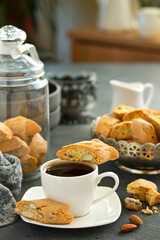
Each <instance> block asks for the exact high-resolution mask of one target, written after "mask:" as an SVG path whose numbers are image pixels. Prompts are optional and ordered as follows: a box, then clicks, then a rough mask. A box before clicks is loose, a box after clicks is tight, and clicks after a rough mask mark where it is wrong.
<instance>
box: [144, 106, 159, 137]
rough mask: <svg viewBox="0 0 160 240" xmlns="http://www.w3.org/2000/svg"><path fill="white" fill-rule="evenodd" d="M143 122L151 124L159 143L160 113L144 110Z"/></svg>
mask: <svg viewBox="0 0 160 240" xmlns="http://www.w3.org/2000/svg"><path fill="white" fill-rule="evenodd" d="M144 112H145V120H146V121H148V122H149V123H151V124H152V125H153V126H154V128H155V131H156V135H157V137H158V140H159V141H160V111H158V110H153V109H145V110H144Z"/></svg>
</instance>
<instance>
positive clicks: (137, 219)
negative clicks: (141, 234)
mask: <svg viewBox="0 0 160 240" xmlns="http://www.w3.org/2000/svg"><path fill="white" fill-rule="evenodd" d="M129 221H130V222H131V223H133V224H135V225H137V226H139V225H142V224H143V221H142V220H141V219H140V217H138V216H137V215H131V216H130V217H129Z"/></svg>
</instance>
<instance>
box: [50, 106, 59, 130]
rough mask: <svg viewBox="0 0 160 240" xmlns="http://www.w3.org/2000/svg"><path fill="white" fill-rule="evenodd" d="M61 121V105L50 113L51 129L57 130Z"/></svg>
mask: <svg viewBox="0 0 160 240" xmlns="http://www.w3.org/2000/svg"><path fill="white" fill-rule="evenodd" d="M60 119H61V107H60V105H59V106H58V107H57V108H56V109H55V110H54V111H52V112H50V129H51V130H52V129H53V128H55V127H56V126H57V125H58V124H59V122H60Z"/></svg>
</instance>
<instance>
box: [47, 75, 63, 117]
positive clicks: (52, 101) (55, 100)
mask: <svg viewBox="0 0 160 240" xmlns="http://www.w3.org/2000/svg"><path fill="white" fill-rule="evenodd" d="M48 82H49V111H50V113H51V112H54V110H56V109H57V107H58V106H59V105H60V104H61V86H60V85H59V84H58V83H56V82H55V81H53V80H51V79H50V80H48Z"/></svg>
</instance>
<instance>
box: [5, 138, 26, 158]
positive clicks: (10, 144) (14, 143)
mask: <svg viewBox="0 0 160 240" xmlns="http://www.w3.org/2000/svg"><path fill="white" fill-rule="evenodd" d="M0 151H1V152H2V153H8V154H11V155H14V156H16V157H19V158H21V157H23V156H24V155H26V154H28V152H29V147H28V146H27V144H26V143H25V142H24V141H23V140H21V139H20V138H19V137H16V136H13V137H12V138H11V139H10V140H8V141H5V142H2V143H0Z"/></svg>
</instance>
